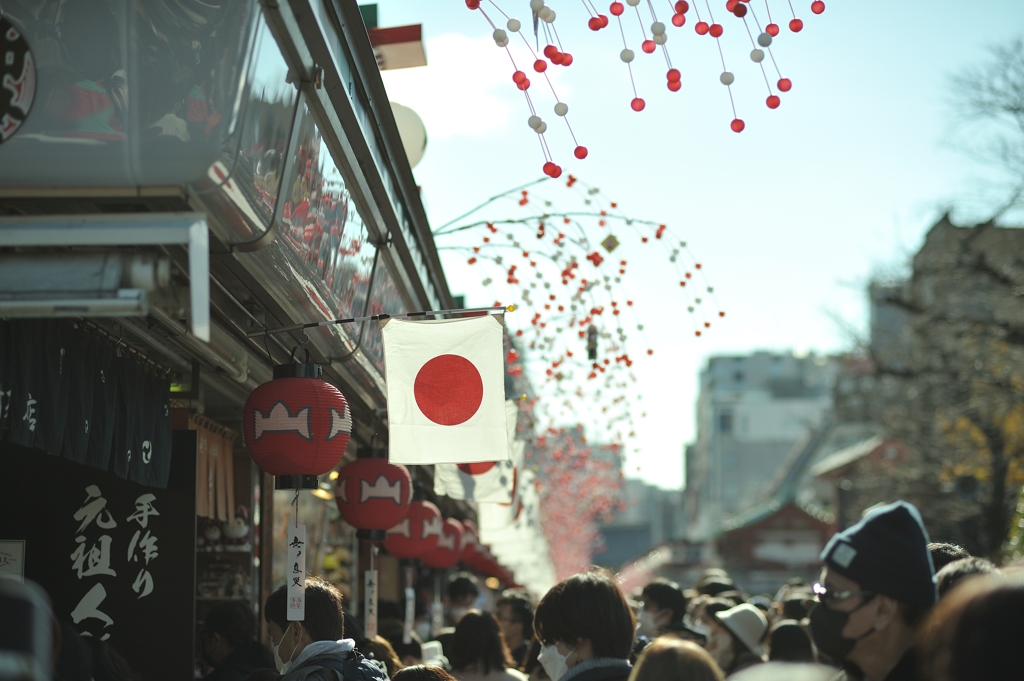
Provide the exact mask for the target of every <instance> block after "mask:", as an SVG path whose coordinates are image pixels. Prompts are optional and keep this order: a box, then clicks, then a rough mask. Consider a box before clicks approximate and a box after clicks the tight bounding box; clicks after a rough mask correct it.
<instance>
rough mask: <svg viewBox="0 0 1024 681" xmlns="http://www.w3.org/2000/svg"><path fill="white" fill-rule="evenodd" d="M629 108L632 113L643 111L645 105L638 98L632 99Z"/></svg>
mask: <svg viewBox="0 0 1024 681" xmlns="http://www.w3.org/2000/svg"><path fill="white" fill-rule="evenodd" d="M629 106H630V107H632V109H633V111H643V110H644V106H646V104H645V102H644V100H643V99H641V98H640V97H634V98H633V101H632V102H630V103H629Z"/></svg>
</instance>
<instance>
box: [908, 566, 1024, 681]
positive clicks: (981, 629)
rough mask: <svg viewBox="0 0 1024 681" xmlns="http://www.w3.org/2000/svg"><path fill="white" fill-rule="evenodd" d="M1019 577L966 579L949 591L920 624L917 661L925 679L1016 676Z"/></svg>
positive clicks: (1023, 606)
mask: <svg viewBox="0 0 1024 681" xmlns="http://www.w3.org/2000/svg"><path fill="white" fill-rule="evenodd" d="M1021 613H1024V577H1022V576H1021V575H1020V574H1019V573H1014V574H1005V575H1003V574H998V575H995V574H993V575H986V576H983V577H979V578H977V579H970V580H967V581H965V582H964V583H962V584H961V585H960V586H958V587H957V588H955V589H953V590H952V591H950V592H949V594H948V595H946V596H945V597H943V599H942V600H940V601H939V604H938V606H937V607H936V608H935V609H934V611H932V613H931V614H930V615H929V616H928V618H927V619H926V620H925V622H924V624H923V625H922V626H921V636H920V638H919V642H918V656H917V657H918V660H919V661H920V664H921V666H922V675H923V678H926V679H928V680H929V681H975V680H978V681H980V680H981V679H984V680H985V681H996V680H1000V681H1001V680H1002V679H1007V680H1009V679H1019V678H1021V668H1022V666H1021V661H1020V642H1021V641H1024V617H1022V616H1021Z"/></svg>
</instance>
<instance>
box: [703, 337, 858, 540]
mask: <svg viewBox="0 0 1024 681" xmlns="http://www.w3.org/2000/svg"><path fill="white" fill-rule="evenodd" d="M837 373H838V363H837V362H836V361H835V360H834V359H833V358H830V357H825V356H820V355H814V354H810V355H806V356H797V355H794V354H792V353H769V352H763V351H762V352H755V353H753V354H751V355H735V356H720V357H712V358H711V359H710V360H709V361H708V364H707V367H706V368H705V369H704V370H703V371H702V372H701V376H700V381H701V388H700V396H699V398H698V402H697V442H696V444H695V445H692V446H691V447H688V448H687V456H686V512H687V518H688V519H689V527H688V532H687V534H688V537H689V538H690V539H691V540H698V541H699V540H703V539H706V538H709V537H713V536H715V535H716V534H718V533H719V532H720V530H721V528H722V526H723V523H724V522H725V521H726V520H728V519H729V518H730V517H732V516H734V515H736V514H737V513H739V512H741V511H743V510H744V508H746V507H747V506H748V505H749V502H751V501H752V500H755V499H758V498H760V497H762V496H763V494H764V493H765V492H766V490H767V486H768V484H769V483H770V482H771V481H772V480H773V479H774V478H775V477H776V475H777V474H778V472H779V469H780V468H781V467H782V466H783V464H784V463H785V462H786V460H787V458H788V457H789V456H790V454H791V452H792V451H793V449H794V447H795V446H797V445H798V443H800V442H801V440H802V439H804V438H805V437H807V435H808V433H809V432H810V431H811V430H813V429H815V428H817V427H818V426H820V425H821V424H822V423H823V421H824V420H825V418H826V416H827V414H828V413H829V411H830V409H831V405H832V386H833V384H834V382H835V377H836V375H837Z"/></svg>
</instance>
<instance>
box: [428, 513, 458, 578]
mask: <svg viewBox="0 0 1024 681" xmlns="http://www.w3.org/2000/svg"><path fill="white" fill-rule="evenodd" d="M465 532H466V530H465V529H464V528H463V526H462V523H460V522H459V521H458V520H455V519H454V518H445V521H444V523H443V524H442V525H441V538H440V539H439V540H438V542H437V548H435V549H434V550H433V551H431V552H430V553H428V554H426V555H425V556H423V558H422V559H421V560H422V561H423V564H424V565H426V566H427V567H432V568H438V569H440V570H447V569H448V568H450V567H452V566H454V565H455V564H456V563H458V562H459V558H461V557H462V549H463V541H464V534H465Z"/></svg>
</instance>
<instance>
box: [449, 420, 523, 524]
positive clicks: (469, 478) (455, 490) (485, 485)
mask: <svg viewBox="0 0 1024 681" xmlns="http://www.w3.org/2000/svg"><path fill="white" fill-rule="evenodd" d="M518 418H519V406H518V405H517V404H516V402H515V401H514V400H507V401H506V402H505V429H506V435H507V438H508V440H507V442H508V452H507V460H503V461H485V462H483V463H460V464H450V463H439V464H437V465H436V466H434V494H438V495H443V496H446V497H448V498H450V499H464V500H466V501H477V502H490V503H498V504H509V503H511V502H512V495H513V492H514V490H515V483H516V475H517V472H516V471H517V469H518V468H520V467H521V466H522V454H523V447H521V446H519V445H520V444H522V443H518V444H517V442H516V423H517V421H518Z"/></svg>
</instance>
